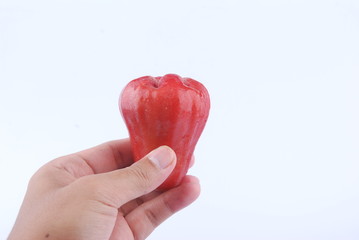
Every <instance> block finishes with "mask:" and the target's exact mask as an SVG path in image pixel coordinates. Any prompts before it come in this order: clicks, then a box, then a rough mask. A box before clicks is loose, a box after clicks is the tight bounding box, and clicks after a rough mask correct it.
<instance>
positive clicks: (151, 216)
mask: <svg viewBox="0 0 359 240" xmlns="http://www.w3.org/2000/svg"><path fill="white" fill-rule="evenodd" d="M144 213H145V216H146V218H147V220H148V222H149V223H150V224H151V226H152V227H153V228H156V227H157V226H158V225H160V223H161V221H160V219H159V218H158V216H157V215H156V214H155V213H154V212H153V211H152V210H151V209H146V210H145V212H144Z"/></svg>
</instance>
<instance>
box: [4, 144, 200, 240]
mask: <svg viewBox="0 0 359 240" xmlns="http://www.w3.org/2000/svg"><path fill="white" fill-rule="evenodd" d="M130 149H131V148H130V143H129V140H128V139H124V140H117V141H112V142H108V143H105V144H102V145H99V146H97V147H94V148H91V149H88V150H85V151H82V152H79V153H75V154H71V155H68V156H64V157H60V158H58V159H55V160H53V161H51V162H49V163H47V164H46V165H44V166H43V167H42V168H40V169H39V171H38V172H37V173H35V175H34V176H33V177H32V178H31V180H30V182H29V186H28V190H27V193H26V196H25V199H24V202H23V204H22V206H21V209H20V212H19V215H18V217H17V220H16V222H15V225H14V228H13V230H12V232H11V233H10V236H9V239H67V240H70V239H87V240H91V239H96V240H97V239H101V240H102V239H121V240H129V239H136V240H137V239H145V238H146V237H147V236H148V235H149V234H150V233H151V232H152V231H153V230H154V229H155V228H156V227H157V226H158V225H159V224H160V223H162V222H163V221H164V220H165V219H167V218H168V217H170V216H171V215H173V214H174V213H175V212H177V211H178V210H180V209H182V208H184V207H186V206H188V205H189V204H191V203H192V202H193V201H194V200H195V199H196V198H197V197H198V196H199V192H200V186H199V182H198V180H197V178H195V177H192V176H186V177H185V179H184V180H183V182H182V184H181V185H180V186H178V187H176V188H173V189H170V190H168V191H166V192H158V191H156V190H155V189H156V188H157V187H158V186H159V185H160V184H161V183H162V182H163V181H164V180H165V179H166V177H167V176H168V175H169V174H170V173H171V171H172V170H173V168H174V166H175V164H176V155H175V153H174V151H173V150H172V149H170V148H169V147H165V146H162V147H159V148H157V149H156V150H154V151H152V152H151V153H149V154H148V155H147V156H146V157H144V158H143V159H141V160H140V161H138V162H136V163H133V160H132V153H131V150H130Z"/></svg>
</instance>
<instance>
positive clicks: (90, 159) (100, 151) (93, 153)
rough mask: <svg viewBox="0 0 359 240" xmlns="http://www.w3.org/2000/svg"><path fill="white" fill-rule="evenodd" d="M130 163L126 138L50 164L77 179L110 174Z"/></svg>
mask: <svg viewBox="0 0 359 240" xmlns="http://www.w3.org/2000/svg"><path fill="white" fill-rule="evenodd" d="M132 163H133V158H132V151H131V145H130V140H129V139H128V138H127V139H121V140H114V141H110V142H106V143H103V144H100V145H98V146H95V147H92V148H89V149H86V150H83V151H80V152H77V153H73V154H70V155H67V156H63V157H60V158H58V159H55V160H54V161H53V163H52V164H55V165H56V166H59V167H60V168H62V169H65V170H66V171H67V172H70V173H71V175H73V176H75V177H76V178H77V177H81V176H83V175H88V174H97V173H104V172H110V171H113V170H116V169H119V168H124V167H127V166H130V165H131V164H132ZM79 168H81V169H79ZM79 170H80V171H79ZM79 172H80V173H79Z"/></svg>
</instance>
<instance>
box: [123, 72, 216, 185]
mask: <svg viewBox="0 0 359 240" xmlns="http://www.w3.org/2000/svg"><path fill="white" fill-rule="evenodd" d="M119 105H120V109H121V113H122V117H123V119H124V120H125V123H126V126H127V128H128V131H129V134H130V139H131V146H132V151H133V157H134V160H135V161H138V160H139V159H141V158H142V157H144V156H145V155H146V154H147V153H149V152H150V151H152V150H153V149H155V148H157V147H159V146H162V145H167V146H169V147H171V148H172V149H173V150H174V151H175V152H176V155H177V164H176V167H175V169H174V170H173V172H172V173H171V175H170V176H169V177H168V178H167V179H166V181H165V182H164V183H163V184H162V185H161V186H160V187H159V189H161V190H166V189H169V188H173V187H175V186H177V185H178V184H180V183H181V181H182V179H183V177H184V176H185V175H186V173H187V171H188V168H189V164H190V161H191V158H192V155H193V151H194V149H195V146H196V144H197V141H198V139H199V137H200V135H201V133H202V131H203V129H204V126H205V124H206V121H207V118H208V114H209V108H210V100H209V94H208V91H207V90H206V88H205V87H204V86H203V85H202V84H201V83H199V82H197V81H195V80H193V79H190V78H181V77H180V76H178V75H175V74H167V75H165V76H163V77H150V76H145V77H141V78H138V79H135V80H133V81H131V82H130V83H128V84H127V86H126V87H125V89H124V90H123V91H122V94H121V97H120V102H119Z"/></svg>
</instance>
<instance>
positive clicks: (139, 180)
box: [128, 165, 151, 189]
mask: <svg viewBox="0 0 359 240" xmlns="http://www.w3.org/2000/svg"><path fill="white" fill-rule="evenodd" d="M128 170H129V171H128V174H129V175H132V178H133V179H134V183H135V184H136V185H137V186H138V187H139V188H142V189H146V188H148V187H150V186H151V176H150V173H149V172H148V171H145V170H144V169H143V168H141V167H139V166H137V165H133V166H131V167H129V168H128Z"/></svg>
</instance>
